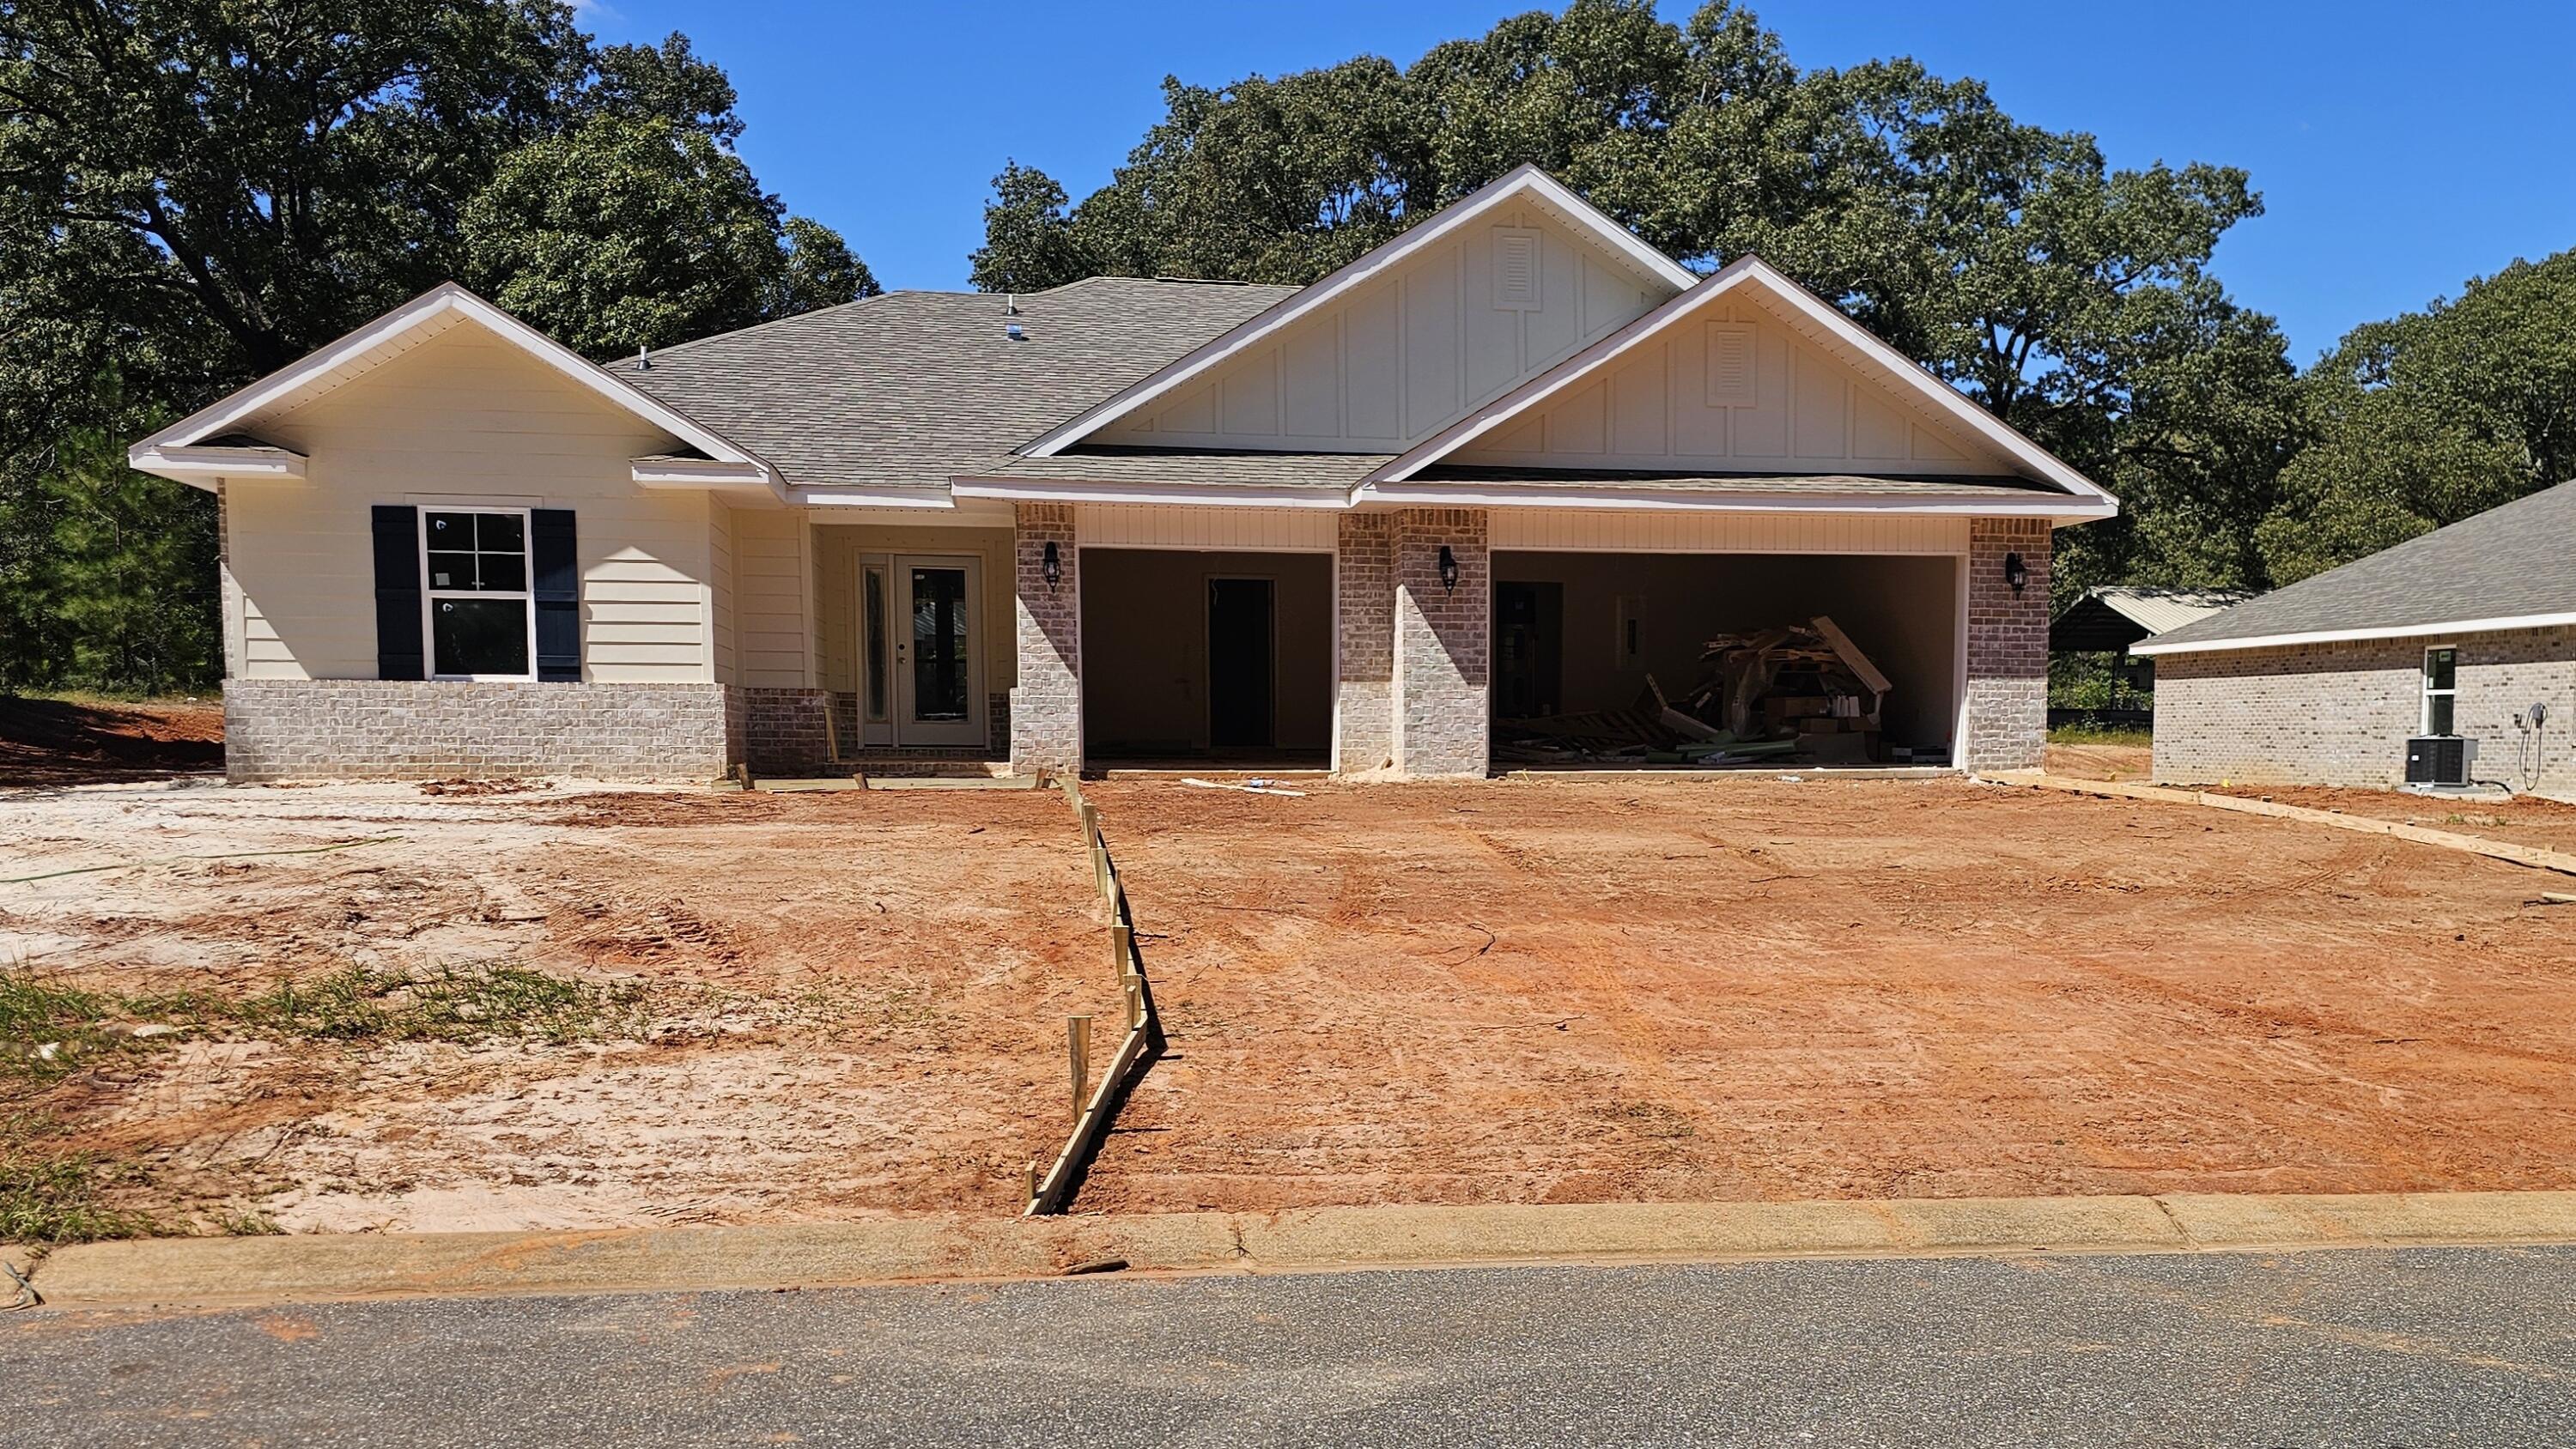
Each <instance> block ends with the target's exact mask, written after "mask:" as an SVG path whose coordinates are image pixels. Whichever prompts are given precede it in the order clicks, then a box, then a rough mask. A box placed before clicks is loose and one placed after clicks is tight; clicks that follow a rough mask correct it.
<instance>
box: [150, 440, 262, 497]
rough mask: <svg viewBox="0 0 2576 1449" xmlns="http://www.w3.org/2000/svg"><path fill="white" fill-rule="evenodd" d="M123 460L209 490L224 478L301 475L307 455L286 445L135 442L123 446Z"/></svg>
mask: <svg viewBox="0 0 2576 1449" xmlns="http://www.w3.org/2000/svg"><path fill="white" fill-rule="evenodd" d="M125 462H126V466H127V467H129V468H132V469H134V470H135V471H136V472H138V473H150V474H152V475H153V476H155V477H159V478H168V479H172V480H174V481H176V482H180V483H185V484H188V485H190V486H191V487H196V488H203V489H205V490H207V491H208V492H212V491H213V490H214V486H215V484H217V483H219V482H221V481H222V480H224V479H226V478H301V477H303V476H304V469H305V464H306V462H307V459H306V458H305V456H304V455H303V454H302V453H298V452H295V451H293V450H292V449H288V448H269V447H259V448H192V447H162V448H144V447H141V446H137V447H135V448H131V449H128V450H127V452H126V455H125Z"/></svg>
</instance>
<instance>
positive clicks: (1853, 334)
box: [1362, 253, 2119, 517]
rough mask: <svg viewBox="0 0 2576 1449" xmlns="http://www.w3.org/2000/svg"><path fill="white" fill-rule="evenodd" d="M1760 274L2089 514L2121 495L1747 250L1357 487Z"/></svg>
mask: <svg viewBox="0 0 2576 1449" xmlns="http://www.w3.org/2000/svg"><path fill="white" fill-rule="evenodd" d="M1748 281H1752V282H1759V283H1760V284H1761V285H1762V286H1763V287H1764V288H1765V289H1766V290H1768V291H1770V292H1771V293H1772V294H1774V295H1775V296H1776V297H1777V298H1778V299H1779V300H1780V302H1781V303H1782V304H1783V305H1785V306H1787V307H1789V308H1790V309H1791V310H1793V311H1795V312H1796V313H1798V315H1799V316H1800V317H1802V318H1805V319H1806V320H1808V321H1810V322H1812V323H1814V324H1815V325H1816V326H1817V327H1818V328H1820V329H1822V330H1823V331H1824V332H1826V333H1827V334H1829V335H1831V336H1832V337H1833V338H1834V339H1835V340H1837V341H1839V342H1841V343H1843V344H1845V345H1846V346H1848V347H1850V348H1851V349H1852V350H1853V351H1855V352H1858V353H1860V354H1861V356H1862V357H1863V358H1865V359H1866V360H1868V361H1869V362H1871V363H1873V364H1876V366H1877V367H1878V368H1879V369H1880V370H1882V371H1883V372H1885V373H1886V374H1888V375H1889V376H1891V377H1893V378H1894V379H1896V381H1897V384H1898V386H1900V387H1902V388H1903V389H1905V390H1906V391H1908V392H1910V393H1912V394H1914V395H1915V396H1916V397H1917V398H1919V399H1920V400H1922V401H1924V402H1926V403H1928V404H1930V405H1931V407H1932V408H1933V410H1934V411H1935V412H1937V413H1939V414H1940V415H1941V416H1943V417H1946V418H1949V419H1951V420H1953V421H1955V422H1957V423H1959V424H1961V425H1962V426H1963V427H1965V428H1966V429H1967V430H1968V431H1969V432H1971V433H1973V434H1974V435H1976V436H1977V437H1979V438H1981V439H1983V440H1985V441H1986V442H1988V443H1990V444H1992V445H1993V446H1995V447H1996V448H1998V449H2000V450H2002V451H2003V453H2004V454H2005V455H2006V456H2007V457H2010V458H2011V459H2012V460H2013V461H2014V462H2016V463H2019V464H2021V465H2022V466H2023V467H2025V468H2028V469H2029V470H2030V471H2031V473H2032V474H2033V475H2035V476H2037V477H2039V478H2042V479H2045V480H2046V481H2048V482H2050V483H2053V484H2056V485H2057V486H2058V487H2060V488H2063V489H2065V490H2066V491H2067V492H2068V493H2070V494H2073V495H2074V496H2076V497H2078V498H2082V499H2087V500H2090V501H2091V502H2093V503H2096V504H2106V505H2109V510H2108V511H2107V512H2103V513H2099V514H2092V515H2091V516H2095V517H2108V516H2110V513H2111V512H2116V511H2117V510H2118V507H2119V500H2118V499H2116V498H2114V497H2112V496H2111V494H2110V493H2109V491H2108V490H2106V489H2104V488H2103V487H2101V485H2099V484H2097V483H2095V482H2094V481H2093V480H2092V479H2090V478H2087V477H2085V476H2084V475H2083V474H2081V473H2078V472H2077V471H2075V470H2074V469H2073V468H2070V467H2068V466H2067V465H2066V464H2064V463H2062V462H2060V461H2058V459H2057V457H2056V456H2055V455H2054V454H2052V453H2050V452H2049V451H2048V450H2047V449H2045V448H2043V447H2041V446H2040V445H2038V444H2037V443H2034V442H2032V441H2031V440H2030V439H2028V438H2026V437H2024V436H2022V434H2021V433H2020V432H2019V431H2018V430H2016V429H2014V428H2013V427H2011V426H2010V425H2008V424H2006V423H2005V422H2004V421H2003V420H2002V419H2000V418H1998V417H1996V416H1995V415H1994V414H1992V413H1990V412H1987V411H1986V410H1985V409H1984V408H1982V407H1979V406H1978V405H1977V404H1976V403H1974V402H1972V401H1970V400H1969V399H1968V398H1967V397H1966V396H1964V395H1962V394H1961V393H1960V392H1959V390H1958V389H1956V388H1954V387H1951V386H1950V385H1949V384H1948V383H1945V382H1943V381H1941V379H1939V378H1937V377H1934V376H1933V375H1932V374H1931V373H1929V372H1926V371H1925V370H1924V369H1923V368H1922V367H1920V366H1918V365H1917V364H1916V363H1914V362H1913V361H1912V360H1911V359H1909V358H1907V357H1906V356H1905V354H1903V353H1901V352H1898V351H1897V350H1896V349H1895V348H1893V347H1890V346H1888V345H1887V344H1886V343H1884V342H1881V341H1880V340H1879V339H1878V338H1877V337H1876V336H1875V335H1873V334H1872V333H1871V332H1870V331H1869V329H1867V328H1865V327H1863V326H1861V325H1860V324H1859V323H1857V322H1854V321H1852V320H1851V319H1850V318H1849V317H1846V316H1844V315H1843V314H1842V311H1841V309H1840V308H1837V307H1835V306H1833V305H1831V304H1829V303H1827V302H1826V301H1825V300H1824V299H1823V298H1822V297H1819V296H1817V295H1816V294H1815V293H1813V292H1810V291H1808V290H1807V289H1806V288H1804V287H1801V286H1799V285H1798V284H1797V283H1796V282H1794V281H1791V280H1790V279H1789V278H1788V277H1787V276H1786V275H1785V274H1783V273H1782V272H1781V271H1780V270H1779V269H1778V268H1776V267H1773V266H1772V265H1771V264H1770V263H1768V262H1766V261H1764V260H1762V259H1761V258H1760V257H1757V256H1753V255H1751V254H1749V253H1748V254H1746V255H1744V256H1741V257H1738V258H1736V259H1735V260H1734V261H1732V262H1729V263H1727V264H1726V265H1725V266H1724V267H1721V268H1719V269H1718V270H1717V271H1715V272H1713V273H1711V274H1710V275H1709V276H1708V278H1707V279H1706V280H1705V281H1702V282H1701V283H1700V284H1699V285H1697V286H1695V287H1693V288H1691V289H1690V290H1689V291H1687V292H1684V293H1682V294H1681V295H1679V296H1677V297H1673V298H1670V299H1668V300H1667V301H1666V302H1665V303H1664V304H1663V305H1662V306H1660V307H1657V308H1656V309H1655V310H1653V311H1651V312H1648V313H1647V314H1646V315H1645V316H1643V317H1640V318H1638V319H1637V320H1636V321H1634V322H1631V323H1629V324H1628V325H1627V326H1625V327H1622V328H1620V329H1619V330H1618V331H1616V332H1613V333H1611V334H1610V335H1609V336H1607V337H1604V338H1602V339H1601V340H1600V341H1598V342H1595V343H1593V344H1592V345H1591V346H1589V347H1586V348H1584V349H1583V350H1582V351H1580V352H1578V353H1576V354H1574V355H1573V356H1572V357H1569V358H1567V359H1566V360H1565V361H1564V362H1562V363H1559V364H1558V365H1557V366H1556V367H1555V368H1553V369H1551V370H1549V371H1547V372H1544V373H1541V374H1539V375H1538V376H1537V377H1534V378H1531V379H1530V380H1529V381H1527V382H1525V383H1522V384H1521V385H1520V386H1519V387H1516V388H1513V389H1512V390H1511V391H1510V392H1507V393H1505V394H1503V395H1502V396H1501V397H1499V398H1496V399H1495V400H1494V401H1492V402H1490V403H1487V404H1486V405H1485V406H1483V407H1481V408H1478V409H1476V410H1475V411H1474V412H1471V413H1469V414H1468V415H1467V416H1465V417H1463V418H1460V419H1459V420H1458V421H1456V422H1454V423H1452V424H1450V425H1449V426H1448V427H1446V428H1443V429H1441V430H1440V431H1439V432H1437V433H1434V434H1432V435H1431V436H1430V437H1428V438H1426V439H1424V440H1423V441H1422V442H1421V443H1419V444H1417V445H1415V446H1414V448H1413V449H1412V450H1411V451H1410V452H1407V453H1405V454H1403V455H1402V456H1400V457H1398V458H1396V459H1395V460H1393V461H1392V462H1390V463H1388V464H1387V465H1386V466H1385V467H1383V468H1380V469H1379V470H1378V471H1377V472H1375V473H1373V474H1371V475H1370V476H1369V479H1368V482H1367V483H1366V484H1363V485H1362V486H1363V487H1368V486H1373V485H1377V484H1382V483H1401V482H1403V481H1405V480H1406V479H1409V478H1411V477H1412V476H1413V475H1414V474H1416V473H1418V472H1420V471H1422V470H1423V469H1424V468H1427V467H1429V466H1431V465H1432V464H1433V463H1436V462H1438V461H1440V460H1441V459H1442V458H1445V457H1447V456H1449V455H1450V454H1451V453H1454V452H1456V451H1457V450H1458V449H1460V448H1463V447H1465V446H1466V445H1467V444H1469V443H1471V442H1473V441H1475V440H1476V439H1478V438H1480V437H1483V436H1484V435H1486V434H1487V433H1490V432H1492V431H1493V430H1494V429H1496V428H1499V427H1501V426H1502V425H1503V424H1505V423H1507V422H1510V421H1511V420H1512V419H1514V418H1516V417H1519V416H1520V415H1521V414H1523V413H1526V412H1528V411H1529V410H1530V409H1531V408H1534V407H1537V406H1538V405H1539V404H1541V403H1543V402H1545V401H1547V400H1548V399H1549V398H1552V397H1555V396H1557V395H1558V394H1560V393H1562V392H1564V391H1565V390H1566V389H1567V388H1569V387H1572V386H1573V385H1574V384H1576V383H1578V382H1581V381H1582V380H1584V379H1585V378H1587V377H1590V376H1592V375H1593V374H1595V373H1597V372H1599V371H1600V370H1601V369H1602V368H1604V367H1606V366H1608V365H1609V364H1610V362H1611V361H1612V360H1613V359H1615V358H1617V357H1619V356H1620V355H1621V354H1623V353H1625V352H1627V351H1628V350H1629V349H1631V348H1634V347H1636V346H1638V345H1640V344H1642V343H1644V342H1645V341H1647V340H1648V339H1650V338H1652V337H1655V336H1656V335H1658V334H1660V333H1661V332H1663V331H1664V329H1666V328H1668V327H1671V326H1672V325H1674V324H1675V323H1677V322H1679V321H1681V320H1682V319H1683V318H1685V317H1687V316H1689V315H1691V314H1692V313H1694V312H1697V311H1698V310H1699V309H1700V308H1702V307H1705V306H1707V305H1708V304H1709V303H1711V302H1713V301H1715V300H1717V299H1718V298H1719V297H1722V296H1724V295H1725V294H1727V293H1728V292H1731V291H1733V290H1735V289H1736V288H1738V287H1740V286H1742V285H1744V284H1745V283H1746V282H1748Z"/></svg>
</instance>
